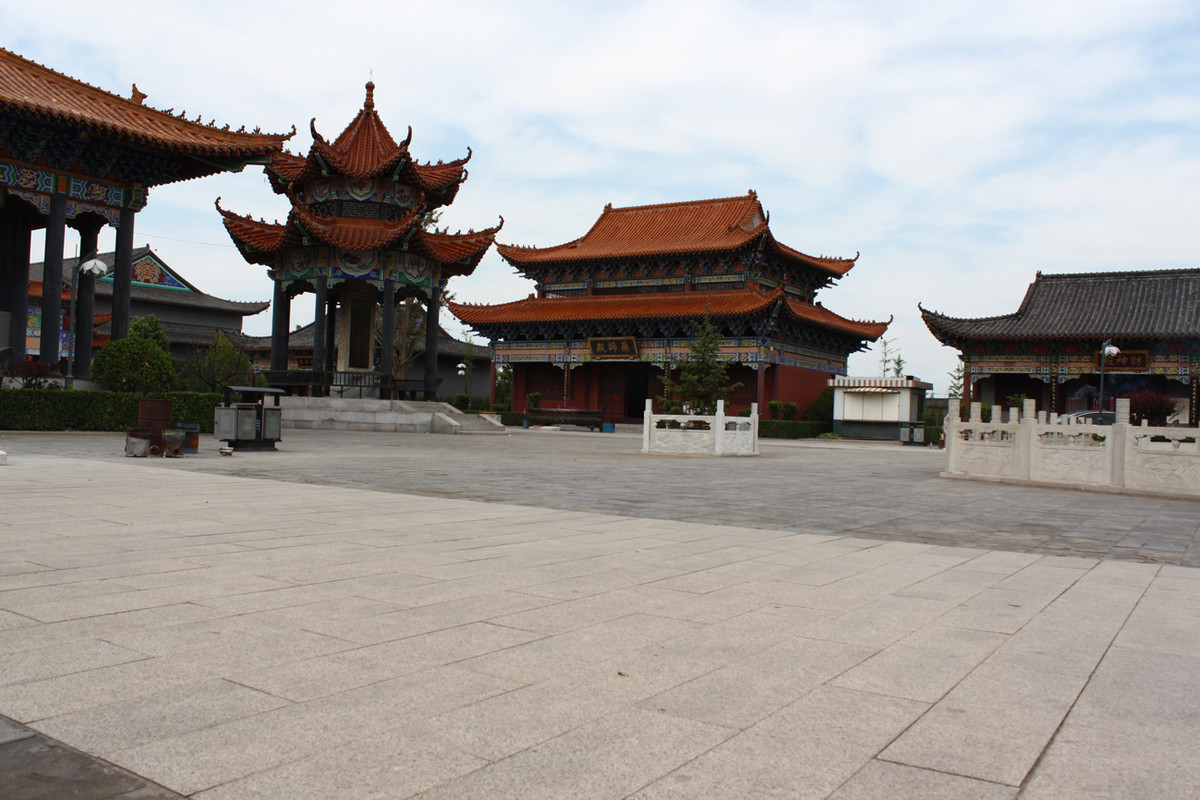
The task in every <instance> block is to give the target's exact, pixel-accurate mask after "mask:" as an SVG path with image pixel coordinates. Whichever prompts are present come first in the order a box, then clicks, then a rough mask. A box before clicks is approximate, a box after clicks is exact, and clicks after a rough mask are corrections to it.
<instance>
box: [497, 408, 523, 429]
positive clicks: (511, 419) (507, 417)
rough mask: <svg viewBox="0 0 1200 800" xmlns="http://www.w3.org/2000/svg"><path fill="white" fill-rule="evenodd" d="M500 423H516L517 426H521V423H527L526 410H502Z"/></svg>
mask: <svg viewBox="0 0 1200 800" xmlns="http://www.w3.org/2000/svg"><path fill="white" fill-rule="evenodd" d="M500 424H501V425H516V426H518V427H520V426H521V425H524V424H525V412H524V411H501V412H500Z"/></svg>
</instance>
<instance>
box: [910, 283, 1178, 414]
mask: <svg viewBox="0 0 1200 800" xmlns="http://www.w3.org/2000/svg"><path fill="white" fill-rule="evenodd" d="M918 307H919V306H918ZM919 308H920V307H919ZM1198 309H1200V269H1175V270H1159V271H1143V272H1095V273H1075V274H1060V275H1043V274H1042V273H1041V272H1038V273H1037V276H1036V278H1035V279H1034V282H1033V283H1032V284H1030V286H1029V289H1028V291H1026V293H1025V299H1024V300H1022V301H1021V306H1020V308H1018V309H1017V310H1016V312H1015V313H1012V314H1004V315H1001V316H998V317H981V318H975V319H964V318H956V317H948V316H945V315H943V314H939V313H937V312H934V311H929V310H927V309H925V308H921V315H922V316H923V317H924V319H925V325H926V326H927V327H928V328H929V330H930V332H931V333H933V335H934V336H936V337H937V339H938V341H940V342H941V343H942V344H944V345H947V346H949V347H953V348H955V349H956V350H958V351H960V358H961V359H962V362H963V365H964V370H963V398H964V399H966V400H967V401H968V402H970V401H978V402H983V403H1004V402H1005V400H1006V399H1007V398H1009V397H1011V396H1013V395H1024V396H1026V397H1028V398H1031V399H1033V400H1036V401H1037V403H1038V407H1039V408H1041V409H1045V410H1047V411H1051V412H1056V413H1060V414H1061V413H1067V412H1071V411H1083V410H1088V409H1091V408H1094V407H1095V406H1096V404H1097V402H1098V399H1099V396H1100V367H1101V353H1100V351H1101V349H1102V344H1103V343H1104V342H1105V341H1106V340H1111V342H1112V344H1113V345H1115V346H1116V347H1117V348H1118V349H1119V350H1120V354H1119V355H1117V356H1115V357H1114V356H1110V357H1107V358H1106V359H1105V363H1104V374H1105V391H1104V397H1105V398H1106V399H1110V398H1115V397H1118V396H1120V395H1128V394H1132V393H1134V392H1138V391H1141V390H1143V389H1152V390H1154V391H1157V392H1161V393H1163V394H1169V395H1172V396H1174V397H1177V398H1184V397H1186V398H1188V399H1189V400H1190V410H1189V413H1188V417H1189V421H1190V424H1192V425H1195V424H1197V377H1198V376H1200V311H1198ZM1106 405H1109V403H1106Z"/></svg>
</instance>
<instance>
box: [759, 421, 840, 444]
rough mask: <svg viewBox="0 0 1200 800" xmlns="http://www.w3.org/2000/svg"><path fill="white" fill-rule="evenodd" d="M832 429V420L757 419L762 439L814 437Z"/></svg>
mask: <svg viewBox="0 0 1200 800" xmlns="http://www.w3.org/2000/svg"><path fill="white" fill-rule="evenodd" d="M832 430H833V423H832V422H809V421H805V420H792V419H763V420H759V421H758V435H759V438H762V439H815V438H816V437H818V436H820V435H821V434H822V433H828V432H830V431H832Z"/></svg>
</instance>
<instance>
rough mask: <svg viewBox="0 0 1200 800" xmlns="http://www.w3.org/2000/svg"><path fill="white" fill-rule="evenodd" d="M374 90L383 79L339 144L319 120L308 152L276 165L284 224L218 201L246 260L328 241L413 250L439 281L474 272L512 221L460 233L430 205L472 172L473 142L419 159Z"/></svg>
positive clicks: (273, 172)
mask: <svg viewBox="0 0 1200 800" xmlns="http://www.w3.org/2000/svg"><path fill="white" fill-rule="evenodd" d="M374 91H375V84H374V83H368V84H367V94H366V100H365V101H364V103H363V107H362V109H361V110H360V111H359V112H358V114H357V116H355V118H354V120H353V121H351V123H350V124H349V125H348V126H346V129H345V130H344V131H342V133H341V135H339V136H338V137H337V138H336V139H334V140H333V141H332V142H330V141H328V140H326V139H325V138H324V137H323V136H322V135H321V134H320V133H319V132H318V131H317V129H316V120H315V119H314V120H313V121H312V123H311V126H310V127H311V130H312V136H313V145H312V148H311V149H310V150H309V152H308V155H307V156H299V155H294V154H292V153H286V152H284V153H280V154H278V155H277V156H275V158H274V159H273V160H272V161H271V163H270V164H268V165H267V167H266V172H267V176H268V178H269V180H270V183H271V187H272V188H273V189H274V190H275V192H276V193H278V194H282V195H285V196H286V197H287V198H288V200H289V201H290V203H291V210H290V212H289V213H288V217H287V220H286V221H285V222H283V223H279V222H274V223H268V222H265V221H263V220H255V219H254V218H252V217H249V216H242V215H239V214H235V213H233V212H232V211H227V210H225V209H223V208H221V206H220V201H219V200H218V202H217V209H218V210H219V211H220V212H221V215H222V216H223V217H224V219H225V227H226V229H227V230H228V231H229V234H230V236H231V237H232V238H233V241H234V243H235V244H236V245H237V247H238V250H239V251H241V253H242V256H243V257H244V258H245V259H246V260H247V261H250V262H251V263H256V264H263V265H266V266H271V267H277V266H279V265H280V262H281V261H290V260H292V259H290V256H291V255H293V254H295V253H296V252H297V251H303V250H305V249H307V248H309V247H311V246H312V245H313V244H320V245H325V246H328V247H331V248H335V249H336V250H340V251H345V252H347V253H366V252H372V251H384V250H393V251H396V252H397V253H399V252H404V253H408V254H411V255H412V256H415V257H417V258H419V259H422V260H424V261H425V262H427V264H428V266H429V267H431V268H432V272H431V273H430V275H433V274H436V275H437V276H438V277H437V280H445V279H446V278H449V277H452V276H455V275H469V274H471V273H472V272H473V271H474V269H475V267H476V266H477V265H478V264H479V260H480V259H481V258H482V257H483V254H484V252H486V251H487V249H488V247H490V246H491V244H492V241H493V239H494V238H495V235H496V232H497V231H499V230H500V227H501V225H502V224H503V221H501V225H497V226H495V227H493V228H488V229H485V230H481V231H474V230H471V231H468V232H467V233H462V232H459V233H454V234H450V233H437V232H433V231H429V230H426V229H425V227H424V226H423V224H422V223H423V221H424V220H425V218H426V215H427V214H428V213H429V212H431V211H433V210H436V209H438V208H441V207H443V206H446V205H449V204H450V203H451V202H452V201H453V200H454V197H455V195H457V193H458V189H459V186H460V185H461V184H462V182H463V181H464V180H466V178H467V170H466V164H467V162H468V161H469V160H470V158H471V156H470V150H469V149H468V151H467V156H466V157H464V158H461V159H458V160H455V161H451V162H449V163H443V162H440V161H439V162H437V163H436V164H422V163H419V162H417V161H415V160H414V159H413V157H412V155H411V154H410V152H409V149H408V148H409V144H410V142H411V141H412V128H411V127H410V128H409V129H408V135H407V136H406V137H405V138H404V140H403V141H401V142H399V143H397V142H396V141H395V139H393V138H392V136H391V134H390V133H389V132H388V129H387V127H386V126H385V125H384V124H383V121H382V120H381V119H380V117H379V112H378V111H376V109H375V100H374ZM410 273H411V271H410ZM297 277H306V276H303V275H297ZM330 277H336V276H334V275H330ZM422 283H424V284H425V285H428V281H424V282H422Z"/></svg>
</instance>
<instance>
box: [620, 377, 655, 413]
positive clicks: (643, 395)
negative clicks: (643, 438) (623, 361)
mask: <svg viewBox="0 0 1200 800" xmlns="http://www.w3.org/2000/svg"><path fill="white" fill-rule="evenodd" d="M648 397H650V365H649V364H630V365H628V371H626V373H625V416H626V417H629V418H632V419H641V417H642V414H643V413H644V412H645V410H646V399H647V398H648Z"/></svg>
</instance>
